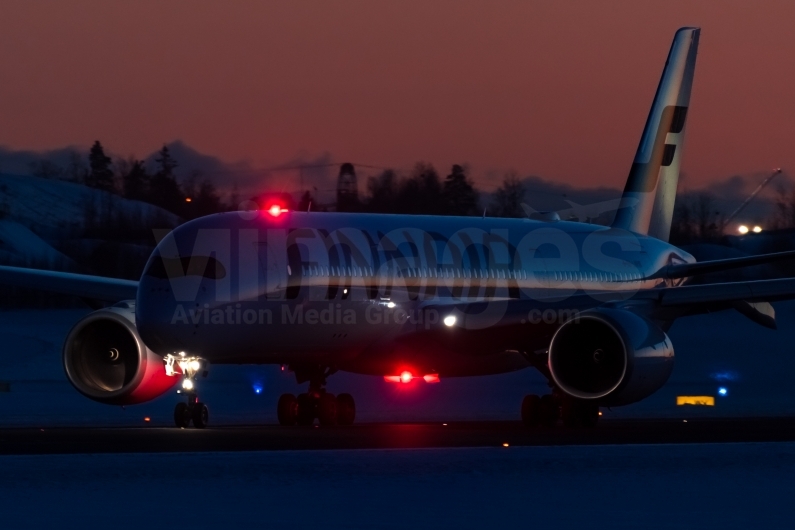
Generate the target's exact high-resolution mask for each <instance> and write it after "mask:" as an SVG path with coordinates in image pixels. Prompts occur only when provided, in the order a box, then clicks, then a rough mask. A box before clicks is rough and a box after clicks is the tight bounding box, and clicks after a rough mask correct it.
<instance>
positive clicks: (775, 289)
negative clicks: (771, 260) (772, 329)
mask: <svg viewBox="0 0 795 530" xmlns="http://www.w3.org/2000/svg"><path fill="white" fill-rule="evenodd" d="M656 291H659V294H657V297H658V301H659V303H660V305H662V306H683V305H695V304H716V303H722V302H735V301H746V302H780V301H782V300H792V299H795V278H783V279H778V280H754V281H747V282H729V283H711V284H706V285H685V286H681V287H669V288H666V289H658V290H650V291H644V292H643V293H644V294H645V293H650V294H655V293H656Z"/></svg>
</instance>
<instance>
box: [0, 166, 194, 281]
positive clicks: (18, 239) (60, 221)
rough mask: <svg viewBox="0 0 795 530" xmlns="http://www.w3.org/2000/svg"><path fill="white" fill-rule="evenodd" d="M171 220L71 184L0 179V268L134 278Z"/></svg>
mask: <svg viewBox="0 0 795 530" xmlns="http://www.w3.org/2000/svg"><path fill="white" fill-rule="evenodd" d="M180 223H181V219H180V218H179V217H177V216H176V215H174V214H172V213H170V212H168V211H166V210H163V209H162V208H159V207H157V206H153V205H151V204H148V203H144V202H140V201H131V200H127V199H125V198H123V197H119V196H118V195H113V194H111V193H108V192H104V191H100V190H97V189H94V188H89V187H87V186H84V185H82V184H77V183H74V182H65V181H61V180H54V179H45V178H40V177H34V176H22V175H8V174H0V264H3V265H17V266H26V267H32V268H42V269H51V270H65V271H74V272H82V273H88V274H99V275H102V276H111V277H118V278H128V279H138V278H139V277H140V274H141V270H142V268H143V266H144V264H145V262H146V259H147V258H148V257H149V254H150V253H151V251H152V248H153V247H154V237H153V235H152V229H153V228H173V227H175V226H177V225H179V224H180Z"/></svg>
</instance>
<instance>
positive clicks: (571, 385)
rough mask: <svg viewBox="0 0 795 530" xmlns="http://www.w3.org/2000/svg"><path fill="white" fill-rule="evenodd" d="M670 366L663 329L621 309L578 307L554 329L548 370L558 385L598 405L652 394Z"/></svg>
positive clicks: (669, 349) (671, 356)
mask: <svg viewBox="0 0 795 530" xmlns="http://www.w3.org/2000/svg"><path fill="white" fill-rule="evenodd" d="M673 366H674V348H673V345H672V344H671V339H669V338H668V335H666V334H665V332H664V331H663V330H661V329H660V328H659V327H658V326H657V325H655V324H654V323H653V322H650V321H649V320H647V319H645V318H643V317H641V316H638V315H636V314H635V313H631V312H629V311H624V310H621V309H606V308H597V309H593V310H589V311H585V312H583V313H580V315H579V318H575V319H572V320H569V321H568V322H566V323H564V324H563V325H562V326H561V327H560V328H559V329H558V331H557V332H556V333H555V336H554V337H552V342H551V343H550V346H549V370H550V372H551V373H552V378H553V379H554V381H555V383H556V384H557V385H558V387H559V388H560V389H561V390H562V391H563V392H565V393H567V394H569V395H571V396H573V397H576V398H580V399H588V400H598V401H599V403H600V404H603V405H628V404H629V403H634V402H636V401H640V400H641V399H644V398H646V397H648V396H650V395H652V394H653V393H654V392H656V391H657V390H659V389H660V387H662V386H663V385H664V384H665V382H666V381H667V380H668V378H669V377H670V375H671V371H672V370H673Z"/></svg>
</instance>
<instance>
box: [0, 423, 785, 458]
mask: <svg viewBox="0 0 795 530" xmlns="http://www.w3.org/2000/svg"><path fill="white" fill-rule="evenodd" d="M787 441H795V418H794V417H785V418H721V419H703V418H701V419H687V420H684V419H678V420H606V421H603V422H601V423H600V424H599V425H598V426H597V427H596V428H593V429H583V428H581V429H570V428H564V427H561V426H558V427H552V428H535V429H528V428H526V427H524V426H523V425H522V424H521V423H519V422H458V423H449V424H443V423H404V424H394V423H369V424H361V425H354V426H352V427H330V428H329V427H318V426H314V427H280V426H277V425H267V426H250V427H240V426H229V427H216V428H208V429H204V430H200V429H194V428H189V429H178V428H164V427H149V428H147V427H144V428H82V427H81V428H35V429H34V428H14V429H0V454H5V455H14V454H16V455H25V454H29V455H31V454H74V453H164V452H165V453H168V452H215V451H272V450H306V449H409V448H442V447H499V446H503V444H508V445H509V446H565V445H626V444H682V443H722V442H787Z"/></svg>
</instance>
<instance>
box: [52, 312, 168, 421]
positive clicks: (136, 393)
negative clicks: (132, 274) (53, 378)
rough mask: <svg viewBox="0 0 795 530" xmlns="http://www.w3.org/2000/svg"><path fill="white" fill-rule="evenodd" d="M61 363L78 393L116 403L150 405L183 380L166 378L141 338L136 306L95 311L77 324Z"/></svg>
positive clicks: (65, 345)
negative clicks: (149, 402) (136, 320)
mask: <svg viewBox="0 0 795 530" xmlns="http://www.w3.org/2000/svg"><path fill="white" fill-rule="evenodd" d="M63 363H64V369H65V371H66V377H67V378H68V379H69V382H70V383H72V385H73V386H74V387H75V388H76V389H77V390H78V392H80V393H81V394H83V395H85V396H86V397H89V398H91V399H93V400H95V401H99V402H100V403H107V404H112V405H133V404H135V403H142V402H144V401H149V400H151V399H154V398H156V397H157V396H159V395H161V394H163V393H164V392H166V391H168V389H170V388H171V387H173V386H174V385H175V384H176V383H177V382H178V381H179V378H178V377H170V376H168V375H166V371H165V368H164V363H163V358H162V357H161V356H159V355H157V354H156V353H154V352H153V351H151V350H150V349H149V348H147V347H146V345H145V344H144V343H143V341H142V340H141V338H140V336H139V335H138V330H137V329H136V327H135V305H134V303H133V302H122V303H120V304H117V305H115V306H113V307H110V308H107V309H101V310H99V311H95V312H93V313H91V314H90V315H88V316H87V317H85V318H84V319H82V320H81V321H79V322H78V323H77V324H76V325H75V326H74V327H73V328H72V330H71V331H70V332H69V335H68V336H67V338H66V342H65V343H64V349H63Z"/></svg>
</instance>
